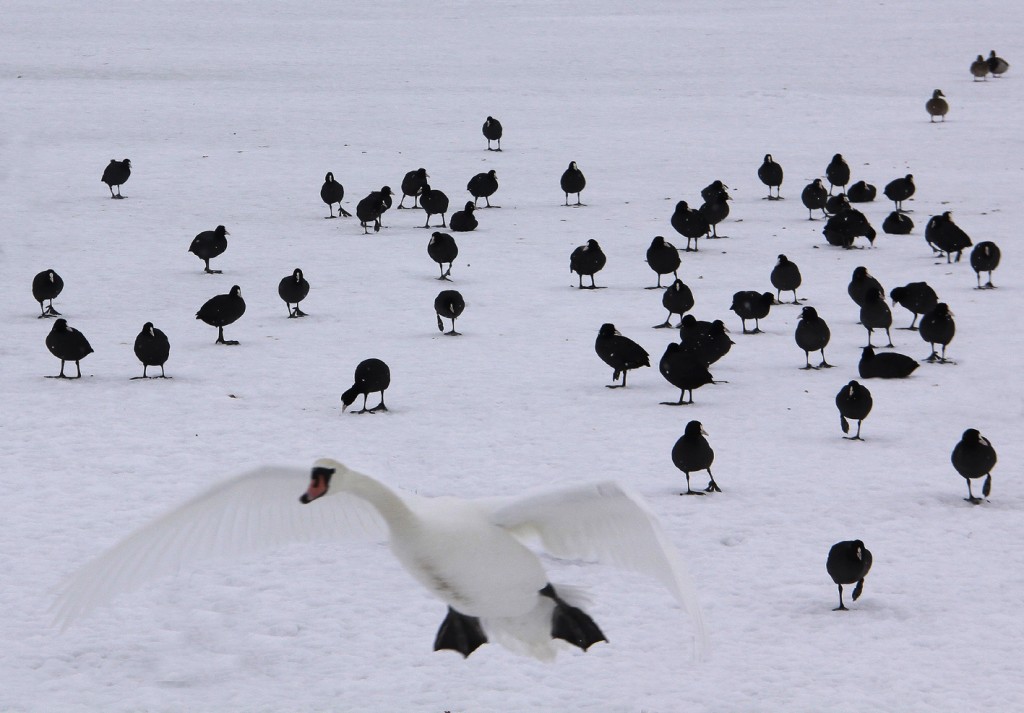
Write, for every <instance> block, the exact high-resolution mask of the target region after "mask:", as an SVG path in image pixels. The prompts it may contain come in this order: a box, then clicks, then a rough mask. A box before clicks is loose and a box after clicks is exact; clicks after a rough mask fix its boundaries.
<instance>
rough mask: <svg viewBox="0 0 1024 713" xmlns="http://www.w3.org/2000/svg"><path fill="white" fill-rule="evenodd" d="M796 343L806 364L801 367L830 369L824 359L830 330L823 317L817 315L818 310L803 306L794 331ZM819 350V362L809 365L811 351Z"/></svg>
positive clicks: (830, 366)
mask: <svg viewBox="0 0 1024 713" xmlns="http://www.w3.org/2000/svg"><path fill="white" fill-rule="evenodd" d="M793 336H794V338H795V339H796V345H797V346H798V347H800V348H801V349H803V350H804V358H805V360H806V362H807V365H806V366H804V367H801V368H802V369H831V368H832V365H831V364H829V363H828V362H827V361H825V347H826V346H828V342H829V339H831V337H832V332H831V331H830V330H829V328H828V324H827V323H826V322H825V320H824V319H822V318H821V317H819V316H818V310H816V309H814V308H813V307H804V308H803V310H802V311H801V312H800V318H799V321H798V322H797V325H796V332H795V333H794V335H793ZM816 351H821V363H820V364H818V366H811V352H816Z"/></svg>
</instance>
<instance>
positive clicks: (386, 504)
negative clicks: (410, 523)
mask: <svg viewBox="0 0 1024 713" xmlns="http://www.w3.org/2000/svg"><path fill="white" fill-rule="evenodd" d="M335 477H336V478H337V480H336V481H335V483H334V484H333V485H334V486H335V488H337V491H338V492H346V493H350V494H352V495H355V496H356V497H357V498H362V499H363V500H365V501H366V502H368V503H370V504H371V505H373V507H374V508H376V509H377V512H379V513H380V514H381V517H383V518H384V520H385V521H386V522H387V523H388V526H389V527H394V526H395V525H396V524H398V523H400V522H401V521H402V520H408V519H409V518H411V517H412V511H411V510H410V509H409V506H408V505H407V504H406V503H405V501H404V500H402V498H401V497H399V496H398V495H397V494H396V493H395V492H394V491H393V490H391V489H390V488H388V487H387V486H386V485H384V484H383V483H380V482H379V481H377V480H374V479H373V478H371V477H370V476H368V475H363V474H362V473H358V472H356V471H354V470H349V469H348V468H345V467H344V466H342V467H340V468H339V469H338V472H337V475H336V476H335Z"/></svg>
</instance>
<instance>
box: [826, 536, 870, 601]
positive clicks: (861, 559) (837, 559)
mask: <svg viewBox="0 0 1024 713" xmlns="http://www.w3.org/2000/svg"><path fill="white" fill-rule="evenodd" d="M825 569H827V570H828V574H829V576H830V577H832V581H833V582H835V583H836V585H837V586H838V587H839V606H837V607H836V608H835V609H833V610H832V611H847V608H846V605H845V604H843V585H844V584H853V583H854V582H856V583H857V586H856V587H854V588H853V601H857V600H858V599H859V598H860V595H861V593H863V591H864V578H865V577H866V576H867V574H868V571H869V570H870V569H871V552H870V551H869V550H868V548H867V547H865V546H864V543H863V542H861V541H860V540H846V541H845V542H837V543H836V544H834V545H832V549H830V550H829V551H828V559H827V560H826V561H825Z"/></svg>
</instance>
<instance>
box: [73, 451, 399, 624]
mask: <svg viewBox="0 0 1024 713" xmlns="http://www.w3.org/2000/svg"><path fill="white" fill-rule="evenodd" d="M308 480H309V470H308V469H298V468H277V467H267V468H260V469H258V470H254V471H251V472H249V473H245V474H243V475H240V476H238V477H235V478H232V479H230V480H227V481H225V482H223V483H220V484H218V485H216V486H214V487H212V488H210V489H209V490H207V491H206V492H204V493H201V494H200V495H198V496H196V497H195V498H193V499H192V500H190V501H188V502H187V503H185V504H184V505H181V506H179V507H177V508H175V509H173V510H171V511H170V512H168V513H166V514H165V515H163V516H162V517H160V518H159V519H157V520H155V521H153V522H151V523H149V524H148V525H145V526H144V527H142V528H140V529H139V530H136V531H135V532H134V533H132V534H131V535H128V536H127V537H126V538H124V539H123V540H121V541H120V542H118V543H117V544H115V545H114V546H113V547H111V548H110V549H108V550H107V551H106V552H103V553H102V554H100V555H99V556H98V557H96V558H95V559H93V560H92V561H91V562H88V563H87V564H85V565H84V566H82V567H81V568H80V569H79V570H78V571H77V572H75V573H74V574H72V575H71V576H70V577H69V578H68V579H67V580H66V581H65V582H64V583H63V584H62V585H60V587H59V589H58V594H57V599H56V601H55V603H54V606H53V612H54V614H55V618H56V620H57V622H58V623H59V624H60V625H61V626H62V627H63V628H66V627H67V626H68V625H69V624H70V623H71V622H72V621H74V620H75V619H76V618H78V617H79V616H81V615H83V614H85V613H86V612H88V611H89V610H91V609H93V608H94V607H96V606H99V605H101V604H103V603H105V602H107V601H108V600H110V599H111V598H112V597H114V596H115V595H116V594H119V593H121V592H125V591H129V590H131V589H135V588H136V587H139V586H141V585H142V584H144V583H145V582H147V581H149V580H151V579H154V578H156V577H160V576H162V575H166V574H172V573H174V572H177V571H179V570H180V569H181V568H182V567H183V566H185V565H187V564H189V563H193V562H197V561H199V560H203V559H207V558H215V557H221V558H230V557H236V556H239V555H243V554H247V553H251V552H257V551H260V550H266V549H270V548H273V547H278V546H281V545H285V544H290V543H298V542H309V541H315V540H322V539H329V538H337V537H344V536H360V535H362V536H368V537H373V538H384V537H386V534H387V529H386V526H385V524H384V521H383V520H382V519H381V517H380V515H378V514H377V512H376V510H374V508H373V507H372V506H371V505H369V503H367V502H365V501H363V500H360V499H358V498H355V497H352V496H350V495H347V494H338V495H335V496H332V497H330V498H325V499H324V501H323V502H322V503H317V506H316V507H312V506H308V505H302V504H300V503H299V496H300V495H301V494H302V492H303V490H304V488H305V486H306V484H307V482H308Z"/></svg>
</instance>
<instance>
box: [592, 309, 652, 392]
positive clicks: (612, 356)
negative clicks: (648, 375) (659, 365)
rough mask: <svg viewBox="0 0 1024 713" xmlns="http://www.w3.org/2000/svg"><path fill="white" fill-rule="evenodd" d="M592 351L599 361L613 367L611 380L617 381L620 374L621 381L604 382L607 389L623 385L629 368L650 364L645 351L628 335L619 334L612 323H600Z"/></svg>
mask: <svg viewBox="0 0 1024 713" xmlns="http://www.w3.org/2000/svg"><path fill="white" fill-rule="evenodd" d="M594 351H596V352H597V355H598V356H599V357H601V361H603V362H604V363H605V364H607V365H608V366H610V367H611V368H612V369H613V371H612V381H615V382H617V381H618V380H619V374H622V383H621V384H618V383H614V384H606V386H607V387H608V388H609V389H616V388H619V387H625V386H626V372H628V371H629V370H630V369H639V368H640V367H642V366H650V365H651V359H650V355H649V354H648V353H647V351H646V350H645V349H644V348H643V347H641V346H640V345H639V344H637V343H636V342H634V341H633V340H632V339H630V338H629V337H624V336H622V335H621V334H619V330H617V329H615V325H614V324H609V323H605V324H602V325H601V329H599V330H598V332H597V339H596V340H594Z"/></svg>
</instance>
